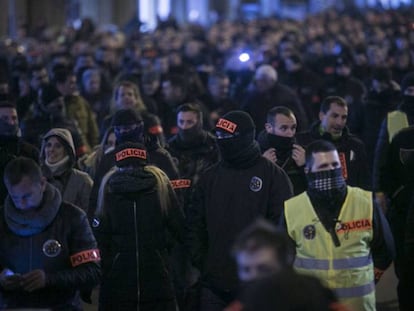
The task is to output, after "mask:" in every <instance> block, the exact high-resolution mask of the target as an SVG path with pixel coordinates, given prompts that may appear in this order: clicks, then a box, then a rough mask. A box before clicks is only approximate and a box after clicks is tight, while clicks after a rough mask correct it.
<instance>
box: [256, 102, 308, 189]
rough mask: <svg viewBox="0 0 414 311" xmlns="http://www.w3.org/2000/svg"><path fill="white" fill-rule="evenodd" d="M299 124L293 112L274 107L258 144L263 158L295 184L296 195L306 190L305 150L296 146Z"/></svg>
mask: <svg viewBox="0 0 414 311" xmlns="http://www.w3.org/2000/svg"><path fill="white" fill-rule="evenodd" d="M296 128H297V122H296V117H295V115H294V114H293V111H292V110H290V109H289V108H286V107H283V106H277V107H273V108H272V109H270V110H269V112H268V113H267V123H266V124H265V131H262V132H261V133H260V134H259V137H258V142H259V145H260V149H261V150H262V153H263V156H264V157H265V158H267V159H269V160H270V161H272V162H273V163H276V164H277V165H279V166H280V167H281V168H283V169H284V170H285V172H286V174H287V175H288V176H289V178H290V181H291V182H292V184H293V192H294V194H295V195H296V194H299V193H301V192H303V191H305V189H306V178H305V172H304V170H303V168H304V166H305V149H303V148H302V147H301V146H300V145H298V144H296V139H295V134H296Z"/></svg>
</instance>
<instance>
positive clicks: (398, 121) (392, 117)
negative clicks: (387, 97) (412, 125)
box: [387, 110, 409, 143]
mask: <svg viewBox="0 0 414 311" xmlns="http://www.w3.org/2000/svg"><path fill="white" fill-rule="evenodd" d="M408 126H409V124H408V118H407V114H406V113H405V112H402V111H400V110H395V111H391V112H389V113H388V114H387V130H388V141H389V143H391V142H392V139H393V138H394V136H395V134H397V133H398V132H399V131H401V130H402V129H404V128H406V127H408Z"/></svg>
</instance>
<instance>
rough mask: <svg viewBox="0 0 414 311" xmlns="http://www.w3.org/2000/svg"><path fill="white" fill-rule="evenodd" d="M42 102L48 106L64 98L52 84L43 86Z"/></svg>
mask: <svg viewBox="0 0 414 311" xmlns="http://www.w3.org/2000/svg"><path fill="white" fill-rule="evenodd" d="M40 90H41V94H42V95H41V100H42V103H43V105H48V104H50V103H51V102H53V101H54V100H55V99H57V98H59V97H62V94H61V93H60V92H59V91H58V89H57V88H56V87H55V86H53V85H52V84H46V85H43V86H42V87H41V88H40Z"/></svg>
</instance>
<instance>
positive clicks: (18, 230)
mask: <svg viewBox="0 0 414 311" xmlns="http://www.w3.org/2000/svg"><path fill="white" fill-rule="evenodd" d="M61 203H62V198H61V195H60V193H59V190H57V189H56V188H55V187H54V186H52V185H51V184H49V183H47V184H46V189H45V191H44V193H43V200H42V203H41V204H40V207H38V208H35V209H31V210H19V209H17V208H16V206H15V205H14V203H13V200H12V199H11V198H10V196H7V198H6V201H5V205H4V216H5V220H6V223H7V226H8V227H9V228H10V230H11V231H13V233H14V234H16V235H19V236H24V237H27V236H31V235H35V234H38V233H40V232H42V231H43V230H44V229H45V228H46V227H47V226H48V225H50V224H51V223H52V221H53V220H54V219H55V217H56V215H57V213H58V211H59V207H60V204H61Z"/></svg>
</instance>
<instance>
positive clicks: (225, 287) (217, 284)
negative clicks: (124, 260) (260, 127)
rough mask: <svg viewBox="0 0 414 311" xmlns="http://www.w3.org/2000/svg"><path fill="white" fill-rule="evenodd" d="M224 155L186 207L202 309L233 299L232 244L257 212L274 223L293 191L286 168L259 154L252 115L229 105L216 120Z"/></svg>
mask: <svg viewBox="0 0 414 311" xmlns="http://www.w3.org/2000/svg"><path fill="white" fill-rule="evenodd" d="M215 129H216V136H217V144H218V147H219V150H220V154H221V157H222V161H221V162H219V163H218V164H216V165H214V166H212V167H211V168H210V169H209V170H207V171H206V172H205V174H204V175H203V176H202V177H201V179H200V181H199V183H198V184H197V186H196V189H195V193H194V196H193V200H192V203H191V205H190V207H189V210H188V213H187V220H188V222H187V239H186V242H187V245H188V247H189V249H190V252H191V256H192V262H193V264H194V266H195V267H196V268H198V269H199V270H200V271H201V286H202V290H201V308H200V310H202V311H205V310H209V311H213V310H222V309H223V308H224V307H226V305H227V304H228V303H230V302H231V301H233V300H234V298H235V296H234V295H235V290H236V288H237V284H238V280H237V273H236V266H235V263H234V261H233V260H232V258H231V254H230V249H231V246H232V244H233V242H234V240H235V238H236V236H237V235H238V234H239V233H240V232H241V231H242V230H243V229H244V228H246V227H247V226H248V225H249V224H250V223H251V222H252V221H254V220H255V219H256V218H257V217H259V216H262V217H265V218H266V219H268V220H270V221H272V222H273V223H274V224H278V223H279V220H280V217H281V213H282V209H283V202H284V201H285V200H286V199H288V198H289V197H290V196H291V195H292V185H291V183H290V181H289V178H288V177H287V175H286V173H285V172H284V171H283V170H282V169H280V168H279V167H278V166H276V165H274V164H273V163H271V162H270V161H269V160H267V159H265V158H264V157H262V156H261V154H260V148H259V146H258V144H257V142H256V141H255V140H254V137H255V126H254V123H253V120H252V118H251V117H250V116H249V115H248V114H247V113H245V112H243V111H231V112H229V113H227V114H225V115H224V116H223V117H222V118H220V119H219V121H218V122H217V124H216V128H215Z"/></svg>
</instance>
